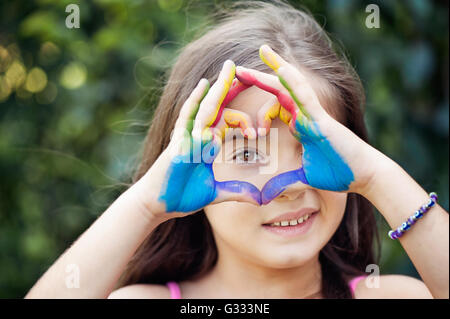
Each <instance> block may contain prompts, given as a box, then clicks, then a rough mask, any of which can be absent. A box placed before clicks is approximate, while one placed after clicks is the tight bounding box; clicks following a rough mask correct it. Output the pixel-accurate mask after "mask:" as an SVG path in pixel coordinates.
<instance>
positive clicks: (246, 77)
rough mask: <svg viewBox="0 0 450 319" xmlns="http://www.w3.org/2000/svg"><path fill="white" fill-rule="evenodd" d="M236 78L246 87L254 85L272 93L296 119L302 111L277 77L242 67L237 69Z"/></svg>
mask: <svg viewBox="0 0 450 319" xmlns="http://www.w3.org/2000/svg"><path fill="white" fill-rule="evenodd" d="M236 77H237V78H238V79H239V81H241V82H242V83H244V84H246V85H254V86H256V87H259V88H260V89H262V90H264V91H266V92H269V93H272V94H273V95H275V96H276V97H277V99H278V102H280V105H281V106H282V107H283V108H284V109H285V110H286V111H287V112H288V113H290V114H291V116H292V117H293V118H294V119H295V118H297V114H298V113H299V112H300V109H299V108H298V106H297V105H296V104H295V102H294V100H293V99H292V98H291V96H290V95H289V92H288V91H287V90H286V88H284V86H283V85H282V84H281V82H280V80H279V79H278V77H277V76H274V75H271V74H267V73H264V72H260V71H256V70H253V69H248V68H244V67H242V66H237V67H236Z"/></svg>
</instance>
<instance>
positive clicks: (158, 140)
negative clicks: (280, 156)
mask: <svg viewBox="0 0 450 319" xmlns="http://www.w3.org/2000/svg"><path fill="white" fill-rule="evenodd" d="M217 17H219V18H220V20H219V21H220V22H219V24H218V25H217V26H215V27H214V28H212V29H210V30H208V32H206V34H204V35H203V36H201V37H200V38H198V39H197V40H195V41H193V42H191V43H189V44H188V45H187V46H185V47H184V49H183V50H182V51H181V54H180V55H179V57H178V59H177V61H176V63H175V65H174V66H173V68H172V70H171V73H170V76H169V79H168V82H167V84H166V86H165V88H164V91H163V94H162V96H161V99H160V102H159V105H158V107H157V109H156V110H155V113H154V115H153V122H152V125H151V127H150V129H149V131H148V133H147V136H146V139H145V143H144V144H145V145H144V151H143V158H142V161H141V163H140V165H139V167H138V169H137V171H136V173H135V175H134V179H133V182H135V181H137V180H138V179H140V178H141V177H142V176H143V175H144V174H145V173H146V172H147V170H148V169H149V168H150V167H151V165H152V164H153V163H154V162H155V161H156V159H157V158H158V156H159V155H160V154H161V153H162V152H163V150H164V149H165V148H166V147H167V145H168V143H169V138H170V135H169V133H170V132H171V131H172V129H173V127H174V124H175V121H176V119H177V116H178V113H179V111H180V108H181V106H182V104H183V103H184V101H185V100H186V99H187V97H188V96H189V94H190V93H191V92H192V90H193V89H194V86H195V85H196V84H197V83H198V82H199V80H200V79H201V78H207V79H208V80H209V81H210V83H213V82H214V81H215V80H216V78H217V75H218V73H219V71H220V69H221V67H222V64H223V62H224V61H225V60H226V59H231V60H232V61H234V62H235V64H236V65H242V66H245V67H248V68H253V69H256V70H260V71H263V72H270V71H271V70H270V69H269V68H268V67H267V66H266V65H265V64H264V63H263V62H262V61H261V60H260V58H259V54H258V50H259V47H260V46H261V45H262V44H268V45H269V46H270V47H272V48H273V49H274V50H275V51H276V52H277V53H278V54H280V55H281V56H282V57H283V58H284V59H286V60H287V61H289V62H291V63H293V64H295V65H299V66H301V67H302V68H305V70H308V71H310V72H312V73H313V74H315V75H317V76H318V77H319V78H321V79H322V80H325V81H326V82H327V83H328V84H329V87H330V88H331V90H330V91H331V92H332V95H333V96H332V98H333V103H332V105H333V110H334V111H336V113H337V114H338V118H339V121H341V122H342V123H343V124H344V125H346V126H347V127H348V128H349V129H350V130H352V131H353V132H354V133H355V134H356V135H358V136H359V137H360V138H361V139H363V140H364V141H366V142H368V136H367V131H366V127H365V123H364V115H363V107H364V103H365V98H364V91H363V88H362V85H361V82H360V80H359V77H358V75H357V74H356V72H355V71H354V69H353V68H352V66H351V65H350V63H349V62H348V61H347V59H346V58H345V56H344V55H343V54H341V53H338V52H340V51H339V50H337V49H336V48H334V45H333V43H332V41H331V40H330V38H329V37H328V35H327V34H326V32H325V31H324V30H323V29H322V28H321V26H320V25H319V24H318V23H317V22H316V21H315V20H314V18H312V16H311V15H310V14H308V13H306V12H305V11H302V10H298V9H295V8H294V7H292V6H291V5H289V4H287V3H285V2H283V1H281V0H280V1H272V2H271V3H268V2H261V1H251V2H239V3H237V4H234V5H232V8H231V10H227V11H226V12H225V14H223V13H220V14H218V15H216V18H217ZM333 110H331V112H333ZM333 113H334V112H333ZM332 115H333V114H332ZM375 237H376V239H377V243H378V251H379V238H378V234H377V228H376V220H375V216H374V211H373V207H372V205H371V204H370V202H369V201H367V200H366V199H365V198H364V197H362V196H360V195H358V194H355V193H349V194H348V199H347V205H346V209H345V214H344V217H343V220H342V222H341V224H340V226H339V227H338V229H337V231H336V233H335V234H334V235H333V237H332V238H331V240H330V241H329V242H328V243H327V244H326V246H325V247H324V248H323V249H322V251H321V252H320V256H319V260H320V263H321V266H322V295H323V297H325V298H351V297H352V296H351V292H350V290H349V288H348V279H349V278H351V277H352V276H355V275H361V274H364V271H365V267H366V266H367V265H368V264H372V263H375V257H374V248H375V247H374V245H373V244H374V238H375ZM377 258H378V257H377ZM216 261H217V248H216V245H215V242H214V238H213V235H212V230H211V227H210V224H209V222H208V220H207V218H206V215H205V214H204V211H203V210H201V211H200V212H198V213H196V214H192V215H189V216H187V217H183V218H175V219H171V220H168V221H166V222H164V223H162V224H160V225H159V226H158V227H157V228H156V229H155V230H154V231H153V232H152V233H151V234H150V235H149V237H148V238H147V239H146V240H145V241H144V243H143V244H142V245H141V247H139V249H138V250H137V252H136V253H135V255H134V257H133V258H132V260H131V261H130V262H129V264H128V267H127V269H126V271H125V272H124V274H123V276H122V278H121V280H120V286H125V285H129V284H133V283H153V284H164V283H166V282H168V281H172V280H174V281H183V280H188V279H195V278H198V277H201V276H203V275H204V274H205V273H206V272H208V271H209V270H210V269H211V268H212V267H213V266H214V264H215V263H216Z"/></svg>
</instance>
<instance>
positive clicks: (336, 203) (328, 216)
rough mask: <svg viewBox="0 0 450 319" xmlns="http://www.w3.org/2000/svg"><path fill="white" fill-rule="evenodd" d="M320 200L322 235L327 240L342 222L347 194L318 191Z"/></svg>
mask: <svg viewBox="0 0 450 319" xmlns="http://www.w3.org/2000/svg"><path fill="white" fill-rule="evenodd" d="M318 192H319V193H320V197H321V199H322V201H323V202H322V204H321V212H322V216H321V217H322V218H323V223H324V225H325V227H324V229H323V230H324V235H325V236H326V237H327V238H328V239H327V241H328V240H329V239H331V237H332V236H333V235H334V233H335V232H336V230H337V228H338V227H339V224H340V223H341V221H342V218H343V217H344V213H345V207H346V203H347V196H348V194H347V193H338V192H332V191H324V190H319V191H318Z"/></svg>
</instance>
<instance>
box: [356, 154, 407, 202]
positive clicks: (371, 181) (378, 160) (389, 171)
mask: <svg viewBox="0 0 450 319" xmlns="http://www.w3.org/2000/svg"><path fill="white" fill-rule="evenodd" d="M366 163H370V165H368V167H370V168H368V169H369V174H368V176H367V178H366V180H365V181H364V182H363V183H362V185H361V186H360V187H359V188H358V189H357V190H356V193H358V194H360V195H362V196H364V197H365V198H367V199H368V200H370V201H372V200H373V199H374V196H375V195H376V194H378V193H379V190H380V189H383V188H384V187H385V185H384V184H385V183H386V182H387V181H389V180H390V178H392V176H394V175H395V173H396V172H397V171H398V170H399V169H401V167H400V166H399V165H398V164H397V163H396V162H395V161H393V160H392V159H390V158H389V157H387V156H386V155H384V154H383V153H381V152H380V151H378V150H377V149H375V148H374V147H370V150H369V151H368V156H367V160H366Z"/></svg>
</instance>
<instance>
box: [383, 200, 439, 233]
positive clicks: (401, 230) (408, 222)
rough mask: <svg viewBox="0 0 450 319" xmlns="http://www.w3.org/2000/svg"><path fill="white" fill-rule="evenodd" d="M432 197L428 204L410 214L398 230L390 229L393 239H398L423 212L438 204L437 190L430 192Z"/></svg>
mask: <svg viewBox="0 0 450 319" xmlns="http://www.w3.org/2000/svg"><path fill="white" fill-rule="evenodd" d="M429 196H430V199H429V200H428V203H427V204H423V205H422V207H420V208H419V209H418V210H416V212H415V213H414V214H413V215H411V216H409V218H408V219H407V220H406V222H404V223H403V224H402V225H401V226H400V227H398V228H397V229H396V230H390V231H389V233H388V235H389V237H391V239H398V238H400V237H402V236H403V234H404V233H405V232H406V231H407V230H408V229H409V228H410V227H411V226H412V225H414V224H415V223H416V221H417V220H418V219H419V218H422V217H423V214H425V213H426V212H428V211H429V210H430V208H431V207H433V206H434V204H436V202H437V199H438V196H437V194H436V193H435V192H432V193H430V194H429Z"/></svg>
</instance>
